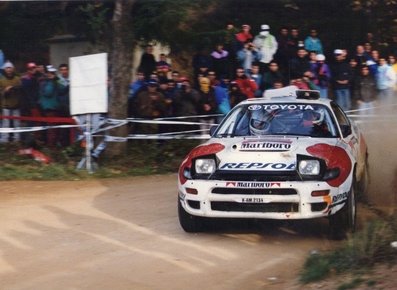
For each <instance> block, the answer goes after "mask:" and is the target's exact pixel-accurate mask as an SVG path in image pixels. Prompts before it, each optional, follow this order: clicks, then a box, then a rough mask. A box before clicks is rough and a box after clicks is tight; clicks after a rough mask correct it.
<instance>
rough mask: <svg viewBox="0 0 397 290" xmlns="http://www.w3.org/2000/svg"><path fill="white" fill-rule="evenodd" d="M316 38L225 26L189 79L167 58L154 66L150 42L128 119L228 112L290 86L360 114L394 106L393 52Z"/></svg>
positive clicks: (294, 31) (370, 39)
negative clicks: (331, 44)
mask: <svg viewBox="0 0 397 290" xmlns="http://www.w3.org/2000/svg"><path fill="white" fill-rule="evenodd" d="M318 34H319V33H318V31H317V29H315V28H312V29H310V30H309V33H308V35H307V36H302V35H301V33H300V30H299V28H297V27H290V28H287V27H282V28H281V29H280V30H279V32H278V34H277V35H273V34H272V33H271V27H270V26H269V25H268V24H263V25H261V26H260V32H259V34H257V35H255V36H254V35H252V34H251V27H250V25H248V24H244V25H242V26H241V28H240V29H236V28H235V27H234V26H233V25H232V24H228V25H227V26H226V28H225V33H224V37H223V38H222V39H221V41H219V42H217V43H214V46H213V50H212V51H211V50H209V49H205V48H203V49H199V50H198V51H197V52H196V53H195V54H194V55H193V56H192V62H191V63H192V67H191V68H190V70H191V71H192V77H191V78H190V79H189V78H187V77H186V76H183V75H180V72H178V71H177V70H173V69H172V66H171V64H170V63H168V62H167V61H166V59H167V58H166V56H165V55H160V60H159V61H156V57H155V56H154V54H153V47H152V46H151V45H148V46H147V47H146V51H145V53H144V54H143V55H142V58H141V62H140V65H139V67H138V72H137V79H136V80H135V81H134V82H132V83H131V86H130V95H129V115H130V116H133V117H139V118H158V117H169V116H191V115H194V116H196V115H211V114H220V115H224V114H226V113H227V112H228V111H229V110H230V109H231V108H233V106H235V105H236V104H237V103H238V102H240V101H242V100H245V99H249V98H258V97H262V96H263V93H264V91H266V90H269V89H275V88H281V87H284V86H288V85H295V86H296V87H298V88H299V89H311V90H318V91H320V96H321V98H329V99H334V100H335V101H336V102H337V103H338V104H339V105H340V106H341V107H342V109H344V110H345V111H348V110H352V109H358V111H359V112H360V113H362V114H369V113H372V112H371V109H373V108H374V107H375V106H376V105H377V104H383V105H390V104H393V103H397V97H396V96H395V91H396V79H397V77H396V75H397V63H396V59H395V57H396V53H397V49H396V47H393V46H392V45H390V46H389V47H387V49H384V46H382V44H380V43H377V42H376V41H375V37H374V35H373V34H372V33H368V34H367V35H366V37H365V39H363V40H362V42H361V43H357V44H354V45H355V49H354V50H352V51H348V49H346V48H343V47H335V48H330V47H328V46H327V45H326V44H327V43H326V39H325V40H324V41H323V39H321V37H320V36H319V35H318ZM213 121H216V120H215V119H212V120H211V119H210V122H213ZM218 121H219V120H218Z"/></svg>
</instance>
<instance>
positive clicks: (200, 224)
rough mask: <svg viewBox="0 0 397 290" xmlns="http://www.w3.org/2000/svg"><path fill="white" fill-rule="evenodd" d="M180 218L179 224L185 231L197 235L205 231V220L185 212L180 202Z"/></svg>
mask: <svg viewBox="0 0 397 290" xmlns="http://www.w3.org/2000/svg"><path fill="white" fill-rule="evenodd" d="M178 217H179V223H180V225H181V227H182V228H183V230H184V231H185V232H188V233H197V232H202V231H204V229H205V227H204V218H202V217H198V216H193V215H191V214H189V213H187V212H186V211H185V209H184V208H183V206H182V205H181V201H179V200H178Z"/></svg>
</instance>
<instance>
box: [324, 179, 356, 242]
mask: <svg viewBox="0 0 397 290" xmlns="http://www.w3.org/2000/svg"><path fill="white" fill-rule="evenodd" d="M356 222H357V201H356V193H355V182H353V184H352V187H351V189H350V191H349V194H348V197H347V201H346V203H345V205H344V206H343V208H342V209H341V210H339V211H338V212H337V213H336V214H334V215H332V216H330V218H329V226H330V235H331V238H332V239H344V238H346V234H347V233H354V232H355V230H356Z"/></svg>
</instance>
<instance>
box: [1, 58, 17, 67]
mask: <svg viewBox="0 0 397 290" xmlns="http://www.w3.org/2000/svg"><path fill="white" fill-rule="evenodd" d="M7 67H12V68H13V67H14V65H13V64H12V62H11V61H8V60H7V61H6V62H5V63H4V64H3V67H2V69H5V68H7Z"/></svg>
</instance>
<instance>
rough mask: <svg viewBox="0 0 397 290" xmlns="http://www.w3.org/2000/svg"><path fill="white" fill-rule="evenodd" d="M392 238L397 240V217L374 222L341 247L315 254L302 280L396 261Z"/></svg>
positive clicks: (308, 260) (313, 279) (305, 280)
mask: <svg viewBox="0 0 397 290" xmlns="http://www.w3.org/2000/svg"><path fill="white" fill-rule="evenodd" d="M392 241H397V218H396V217H390V218H388V219H387V220H374V221H371V222H369V223H368V224H367V226H366V227H365V228H364V229H363V230H362V231H361V232H358V233H356V234H355V235H353V236H351V237H350V238H349V239H348V241H346V243H345V244H344V245H343V246H342V247H341V248H338V249H337V250H335V251H332V252H330V253H325V254H314V255H311V256H310V257H309V258H308V259H307V260H306V262H305V265H304V270H303V272H302V273H301V278H300V280H301V281H302V282H303V283H308V282H312V281H317V280H320V279H323V278H325V277H326V276H327V275H329V274H330V273H332V272H335V273H337V274H338V273H343V272H345V271H347V270H349V271H353V272H354V271H356V272H358V271H361V270H363V269H367V268H371V267H372V266H374V265H375V264H376V263H393V262H395V261H396V258H397V249H395V248H393V247H391V245H390V243H391V242H392Z"/></svg>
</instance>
